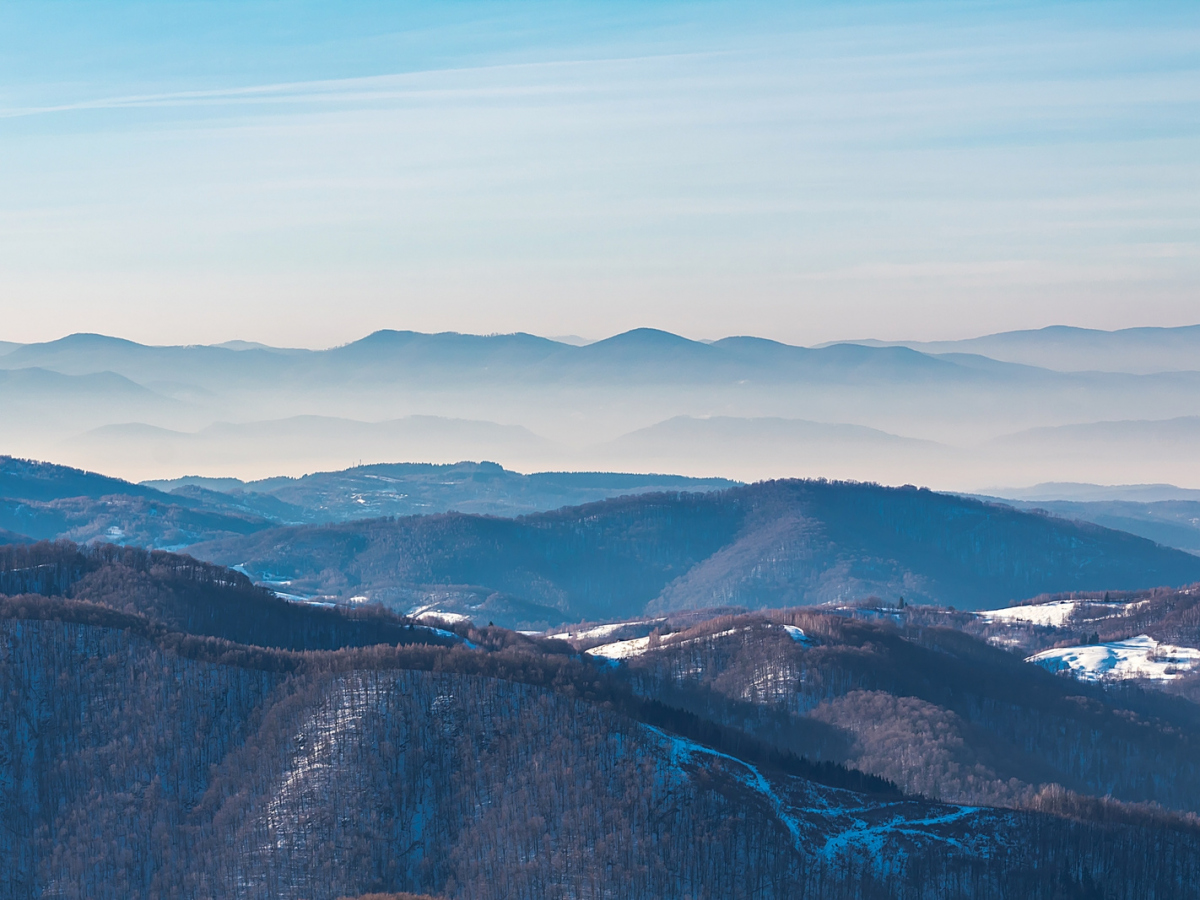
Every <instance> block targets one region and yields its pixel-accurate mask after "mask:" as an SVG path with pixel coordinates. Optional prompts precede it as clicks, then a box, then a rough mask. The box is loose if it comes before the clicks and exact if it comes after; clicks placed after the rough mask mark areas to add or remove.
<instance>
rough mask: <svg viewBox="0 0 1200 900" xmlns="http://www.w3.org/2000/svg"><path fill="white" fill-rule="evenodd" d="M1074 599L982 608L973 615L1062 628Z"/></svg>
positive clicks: (1074, 607)
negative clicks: (1004, 607)
mask: <svg viewBox="0 0 1200 900" xmlns="http://www.w3.org/2000/svg"><path fill="white" fill-rule="evenodd" d="M1078 605H1079V604H1078V602H1077V601H1075V600H1055V601H1053V602H1051V603H1037V604H1034V605H1031V606H1009V607H1007V608H1006V609H982V610H980V611H979V612H977V613H976V614H975V615H977V616H979V618H981V619H987V620H988V621H989V622H1028V623H1029V624H1030V625H1046V626H1049V627H1050V628H1062V626H1064V625H1066V624H1067V620H1068V619H1070V618H1071V614H1072V613H1073V612H1075V609H1076V607H1077V606H1078Z"/></svg>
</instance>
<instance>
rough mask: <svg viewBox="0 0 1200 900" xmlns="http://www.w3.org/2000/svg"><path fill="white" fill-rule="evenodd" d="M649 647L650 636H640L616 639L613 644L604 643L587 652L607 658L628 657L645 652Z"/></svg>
mask: <svg viewBox="0 0 1200 900" xmlns="http://www.w3.org/2000/svg"><path fill="white" fill-rule="evenodd" d="M649 647H650V638H648V637H640V638H633V640H629V641H615V642H613V643H611V644H602V645H601V646H599V647H593V648H592V649H591V650H587V651H585V652H586V653H587V654H588V655H589V656H602V657H604V658H605V659H628V658H629V657H630V656H637V655H639V654H641V653H645V652H646V650H647V649H649Z"/></svg>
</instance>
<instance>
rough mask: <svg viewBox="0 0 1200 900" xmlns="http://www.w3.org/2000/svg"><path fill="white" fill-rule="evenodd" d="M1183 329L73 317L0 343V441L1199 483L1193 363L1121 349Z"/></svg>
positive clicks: (130, 465)
mask: <svg viewBox="0 0 1200 900" xmlns="http://www.w3.org/2000/svg"><path fill="white" fill-rule="evenodd" d="M1031 335H1032V336H1031ZM1038 335H1040V337H1039V336H1038ZM1047 335H1048V336H1047ZM1192 335H1193V330H1189V329H1182V330H1179V329H1176V330H1169V329H1168V330H1160V331H1155V330H1141V331H1137V332H1136V333H1134V332H1130V333H1125V332H1114V333H1092V332H1087V331H1086V330H1082V331H1081V330H1079V329H1066V330H1061V329H1060V330H1057V331H1053V330H1052V331H1050V332H1047V333H1046V334H1042V333H1041V332H1038V333H1029V334H1025V333H1022V334H1020V335H1016V336H1014V337H1010V338H1005V339H1004V340H999V339H997V341H998V342H994V343H996V346H997V347H1001V349H1003V348H1004V347H1010V346H1012V347H1018V348H1019V347H1026V346H1034V345H1035V344H1036V347H1041V348H1042V349H1040V350H1038V351H1037V352H1038V353H1041V354H1042V356H1040V357H1037V358H1036V359H1035V358H1032V357H1031V358H1030V359H1028V360H1026V359H1024V358H1021V359H1018V358H1017V357H1016V356H1013V355H1012V354H1009V356H1011V357H1012V359H1006V357H1005V354H1003V353H1000V352H999V351H996V355H995V356H988V355H985V353H984V351H987V352H989V353H990V352H992V351H991V350H990V349H988V347H975V346H974V345H972V346H956V347H950V348H941V347H939V348H935V349H938V350H947V352H937V353H935V352H931V351H930V349H929V348H928V347H924V346H922V347H917V348H916V349H914V347H916V345H913V346H903V345H888V346H882V345H879V346H867V345H865V344H869V343H871V342H865V343H853V342H850V343H847V342H840V343H835V344H831V345H828V346H824V347H816V348H813V347H799V346H793V345H789V344H785V343H781V342H778V341H772V340H767V339H763V338H757V337H746V336H735V337H726V338H721V339H719V340H715V341H711V342H708V341H695V340H690V339H688V338H684V337H681V336H679V335H676V334H672V333H670V332H666V331H660V330H656V329H648V328H643V329H634V330H632V331H629V332H625V333H623V334H619V335H614V336H612V337H609V338H605V339H604V340H600V341H595V342H591V343H587V344H584V345H577V344H575V343H567V342H561V341H555V340H551V339H549V338H542V337H537V336H535V335H530V334H523V333H517V334H508V335H471V334H459V333H440V334H424V333H419V332H412V331H391V330H384V331H379V332H376V333H374V334H371V335H368V336H366V337H364V338H362V339H361V340H358V341H353V342H351V343H348V344H345V345H342V346H339V347H333V348H329V349H326V350H304V349H277V348H269V347H264V346H260V345H253V344H248V343H236V342H234V343H228V342H227V343H226V345H224V346H175V347H151V346H144V345H141V344H137V343H134V342H131V341H127V340H122V339H117V338H109V337H105V336H103V335H86V334H80V335H70V336H68V337H66V338H63V339H60V340H58V341H51V342H47V343H43V344H28V345H22V346H18V347H14V348H10V350H9V352H7V353H3V354H0V383H5V386H6V387H7V388H8V389H7V390H4V391H0V448H3V449H5V450H7V452H9V453H12V454H14V455H20V456H27V457H32V458H54V459H63V460H66V461H69V462H71V463H74V464H76V465H80V466H82V467H85V468H91V469H100V470H104V471H110V472H113V473H115V474H120V475H123V476H125V477H127V478H132V479H136V480H139V481H140V480H144V479H146V478H169V477H174V476H177V475H179V474H181V473H184V472H191V473H193V474H198V475H205V476H224V475H228V474H235V475H238V476H240V477H243V478H250V479H253V478H260V477H264V476H269V475H272V474H276V473H279V472H286V473H288V474H300V473H302V472H311V471H316V470H334V469H340V468H344V467H346V466H348V465H352V464H354V463H356V462H369V463H376V462H388V461H392V460H397V459H407V460H410V461H414V462H415V461H420V462H434V463H450V462H454V461H457V460H461V459H493V460H496V461H498V462H500V463H501V464H503V465H505V466H507V467H508V468H510V469H517V470H521V471H545V470H570V469H580V470H600V471H602V470H629V471H649V470H665V471H672V472H679V473H681V474H686V475H692V476H699V477H708V476H713V475H718V476H723V477H726V478H731V479H733V480H738V481H754V480H759V479H763V478H778V477H829V478H838V479H853V480H863V481H879V482H885V483H904V482H910V481H911V482H917V483H923V484H930V485H932V486H934V487H937V488H939V489H947V490H958V491H962V490H977V489H978V487H979V486H981V485H985V484H1000V483H1008V484H1020V483H1032V482H1037V481H1062V480H1067V479H1072V480H1089V481H1116V480H1125V481H1144V482H1151V481H1172V482H1177V483H1180V484H1184V485H1191V486H1200V468H1197V464H1196V461H1195V454H1194V453H1192V452H1191V448H1192V444H1191V440H1192V438H1194V436H1195V435H1194V434H1193V433H1192V432H1194V431H1196V429H1195V428H1194V427H1191V426H1189V425H1188V423H1194V422H1195V421H1198V420H1200V371H1197V370H1196V369H1197V366H1196V365H1195V364H1193V363H1191V362H1188V363H1187V366H1186V367H1185V366H1176V365H1175V364H1174V363H1171V364H1170V365H1168V364H1167V363H1163V364H1161V365H1157V364H1156V365H1154V366H1144V365H1141V364H1140V363H1138V364H1137V365H1129V366H1126V365H1125V364H1124V363H1123V362H1122V360H1126V359H1132V360H1134V361H1135V362H1136V361H1137V360H1136V359H1135V357H1136V353H1134V350H1136V348H1139V347H1140V348H1142V350H1137V353H1142V352H1143V350H1144V351H1145V354H1149V356H1148V357H1147V358H1148V359H1150V358H1153V359H1162V360H1168V362H1169V361H1170V360H1171V359H1175V358H1176V357H1172V356H1171V353H1175V354H1176V356H1177V357H1178V359H1180V360H1185V361H1186V360H1187V359H1192V358H1196V357H1195V356H1194V354H1193V356H1188V354H1191V353H1192V351H1191V350H1190V349H1188V348H1190V347H1191V346H1192V344H1191V343H1190V342H1192V337H1191V336H1192ZM980 340H984V339H982V338H981V339H980ZM1031 341H1032V342H1033V344H1030V342H1031ZM1094 341H1100V342H1101V343H1104V342H1108V343H1106V344H1104V346H1105V347H1107V346H1109V344H1111V345H1112V348H1115V349H1111V352H1110V350H1104V349H1103V347H1102V348H1101V350H1099V351H1098V350H1096V349H1095V348H1094V347H1092V343H1094ZM1038 342H1040V343H1038ZM1064 342H1065V343H1064ZM1089 342H1092V343H1089ZM1113 342H1116V343H1115V344H1114V343H1113ZM1156 342H1157V343H1156ZM875 343H876V344H878V343H879V342H875ZM1160 344H1161V345H1162V346H1161V348H1160V349H1163V348H1165V349H1163V352H1162V353H1159V352H1158V351H1157V350H1156V351H1154V352H1153V353H1152V352H1151V350H1153V348H1154V347H1158V346H1159V345H1160ZM1076 345H1078V348H1082V349H1079V350H1078V352H1079V354H1083V356H1086V357H1087V358H1088V359H1093V360H1094V359H1096V358H1099V359H1102V360H1104V361H1106V367H1101V368H1106V369H1107V370H1105V371H1096V367H1095V366H1091V365H1089V366H1086V367H1084V368H1082V369H1080V368H1076V367H1074V366H1073V365H1071V364H1068V363H1069V359H1068V356H1069V354H1067V353H1066V350H1063V351H1062V352H1061V353H1060V352H1059V350H1058V349H1056V348H1060V347H1067V348H1068V349H1069V347H1070V346H1076ZM989 346H990V345H989ZM1097 346H1099V345H1097ZM1122 346H1127V349H1128V348H1129V347H1132V348H1134V349H1131V350H1128V352H1126V351H1125V350H1120V347H1122ZM1047 348H1049V349H1047ZM1147 348H1149V349H1147ZM1171 348H1175V349H1173V350H1172V349H1171ZM1181 348H1182V349H1181ZM1035 349H1036V348H1035ZM1118 350H1120V352H1118ZM1101 351H1102V352H1101ZM1168 351H1169V352H1168ZM1031 352H1032V351H1031ZM1071 352H1075V351H1071ZM1064 354H1066V355H1064ZM1122 354H1124V355H1122ZM1131 354H1132V355H1131ZM1156 354H1157V355H1156ZM1164 354H1165V355H1164ZM1105 422H1107V423H1113V424H1112V425H1111V426H1100V425H1097V424H1096V423H1105ZM687 423H690V424H687ZM785 423H787V424H785ZM685 424H687V428H690V429H691V431H692V433H691V434H684V433H683V432H684V431H685V430H686V429H685V427H684V426H685ZM1106 428H1107V429H1108V430H1107V431H1106ZM1088 429H1091V431H1089V430H1088ZM885 436H891V437H885ZM888 441H890V442H891V446H890V447H885V446H884V443H886V442H888ZM1089 441H1090V442H1091V443H1090V444H1089V443H1088V442H1089ZM1068 445H1070V446H1068ZM1081 448H1082V449H1081ZM676 459H678V460H681V462H679V463H672V460H676Z"/></svg>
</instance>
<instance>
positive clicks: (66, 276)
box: [0, 0, 1200, 347]
mask: <svg viewBox="0 0 1200 900" xmlns="http://www.w3.org/2000/svg"><path fill="white" fill-rule="evenodd" d="M0 312H2V313H3V316H2V318H0V340H9V341H36V340H49V339H53V338H56V337H59V336H62V335H63V334H67V333H70V332H77V331H96V332H102V333H106V334H115V335H120V336H122V337H128V338H131V339H134V340H139V341H143V342H148V343H210V342H218V341H225V340H231V339H241V340H252V341H262V342H266V343H270V344H275V345H286V346H308V347H325V346H331V345H334V344H339V343H343V342H346V341H349V340H353V339H356V338H358V337H360V336H362V335H364V334H366V333H369V332H371V331H374V330H376V329H379V328H408V329H415V330H421V331H443V330H452V331H464V332H477V333H492V332H512V331H529V332H533V333H537V334H543V335H582V336H584V337H587V338H599V337H604V336H606V335H610V334H614V333H617V332H620V331H624V330H627V329H629V328H634V327H639V326H651V327H657V328H664V329H667V330H670V331H674V332H676V333H680V334H684V335H686V336H689V337H693V338H716V337H721V336H725V335H730V334H756V335H761V336H765V337H771V338H775V339H778V340H784V341H788V342H791V343H798V344H813V343H818V342H823V341H830V340H837V339H858V338H867V337H875V338H882V339H926V340H937V339H952V338H959V337H969V336H974V335H978V334H984V333H989V332H995V331H1001V330H1008V329H1017V328H1036V327H1041V326H1045V325H1051V324H1070V325H1080V326H1087V327H1095V328H1120V327H1129V326H1137V325H1184V324H1194V323H1196V322H1200V4H1196V3H1194V2H1188V3H1183V2H1178V3H1176V2H1141V3H1136V4H1135V3H1104V2H1055V0H1049V2H1029V3H1016V2H991V3H987V2H961V3H946V2H936V3H934V2H930V3H917V2H903V3H901V2H885V3H857V2H839V3H828V2H792V3H776V2H770V3H764V2H754V0H749V2H746V0H742V2H736V3H725V2H687V3H674V2H657V0H645V2H638V3H626V2H609V3H596V2H555V3H549V2H510V0H505V2H439V3H430V2H386V3H385V2H358V0H339V2H336V3H333V2H306V0H291V2H263V0H239V2H219V0H212V2H200V0H197V2H170V0H153V2H146V3H142V2H128V0H105V2H57V0H38V2H26V0H16V2H14V0H0Z"/></svg>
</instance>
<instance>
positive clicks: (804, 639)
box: [783, 625, 816, 647]
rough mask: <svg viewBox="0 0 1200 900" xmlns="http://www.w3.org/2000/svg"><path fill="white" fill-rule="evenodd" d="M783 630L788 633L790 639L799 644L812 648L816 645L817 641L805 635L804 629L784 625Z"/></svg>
mask: <svg viewBox="0 0 1200 900" xmlns="http://www.w3.org/2000/svg"><path fill="white" fill-rule="evenodd" d="M783 630H784V631H786V632H787V633H788V637H790V638H791V639H792V640H793V641H795V642H796V643H797V644H803V645H804V646H805V647H811V646H813V644H815V643H816V641H815V640H813V639H812V638H810V637H809V636H808V635H807V634H805V633H804V629H803V628H797V627H796V626H795V625H784V626H783Z"/></svg>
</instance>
